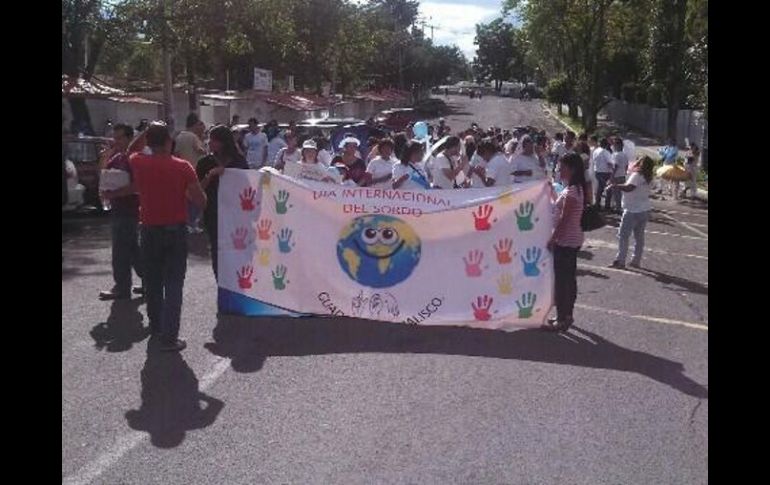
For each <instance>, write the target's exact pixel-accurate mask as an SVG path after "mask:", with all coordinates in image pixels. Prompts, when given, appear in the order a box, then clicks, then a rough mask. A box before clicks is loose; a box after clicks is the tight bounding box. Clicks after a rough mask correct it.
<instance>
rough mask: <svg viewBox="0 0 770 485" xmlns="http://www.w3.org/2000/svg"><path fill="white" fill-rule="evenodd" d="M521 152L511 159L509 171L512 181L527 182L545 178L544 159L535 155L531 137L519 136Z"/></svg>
mask: <svg viewBox="0 0 770 485" xmlns="http://www.w3.org/2000/svg"><path fill="white" fill-rule="evenodd" d="M520 143H521V153H519V154H518V155H515V156H514V157H513V158H512V159H511V173H512V174H513V182H514V183H521V182H529V181H531V180H541V179H544V178H545V159H544V158H543V157H542V156H536V155H535V143H534V142H533V141H532V137H530V136H529V135H524V136H522V137H521V141H520Z"/></svg>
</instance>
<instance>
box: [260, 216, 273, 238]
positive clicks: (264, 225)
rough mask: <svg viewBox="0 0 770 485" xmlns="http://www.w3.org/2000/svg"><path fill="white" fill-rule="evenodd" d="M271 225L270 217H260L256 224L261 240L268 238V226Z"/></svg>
mask: <svg viewBox="0 0 770 485" xmlns="http://www.w3.org/2000/svg"><path fill="white" fill-rule="evenodd" d="M271 227H273V221H271V220H270V219H262V220H260V221H259V225H258V226H257V229H258V232H259V238H260V239H261V240H263V241H269V240H270V228H271Z"/></svg>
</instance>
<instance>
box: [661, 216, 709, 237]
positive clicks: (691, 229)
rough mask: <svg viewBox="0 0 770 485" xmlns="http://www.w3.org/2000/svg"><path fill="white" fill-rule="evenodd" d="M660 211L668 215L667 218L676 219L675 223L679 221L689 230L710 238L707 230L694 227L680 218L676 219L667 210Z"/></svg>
mask: <svg viewBox="0 0 770 485" xmlns="http://www.w3.org/2000/svg"><path fill="white" fill-rule="evenodd" d="M660 213H661V214H662V215H663V217H667V218H669V219H671V220H672V221H674V222H675V223H677V224H679V225H680V226H682V227H684V228H685V229H688V230H690V231H692V232H694V233H695V234H698V235H699V236H703V237H704V238H706V239H708V238H709V235H708V234H706V233H705V232H703V231H701V230H700V229H695V228H694V227H692V226H691V225H689V224H688V223H686V222H682V221H680V220H677V219H674V218H673V217H671V216H670V215H669V214H668V213H666V211H661V212H660Z"/></svg>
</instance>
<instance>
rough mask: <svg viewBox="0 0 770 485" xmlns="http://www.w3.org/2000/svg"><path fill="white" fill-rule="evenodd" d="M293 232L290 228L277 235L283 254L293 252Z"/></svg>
mask: <svg viewBox="0 0 770 485" xmlns="http://www.w3.org/2000/svg"><path fill="white" fill-rule="evenodd" d="M292 234H293V231H292V230H291V229H289V228H288V227H284V228H283V229H281V232H279V233H278V234H276V235H275V237H276V238H278V250H279V251H280V252H282V253H290V252H291V235H292Z"/></svg>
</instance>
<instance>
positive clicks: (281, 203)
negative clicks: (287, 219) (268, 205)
mask: <svg viewBox="0 0 770 485" xmlns="http://www.w3.org/2000/svg"><path fill="white" fill-rule="evenodd" d="M273 200H275V212H276V214H286V211H288V210H289V209H288V207H287V206H286V203H287V202H288V201H289V192H287V191H286V190H283V189H281V190H279V191H278V195H277V196H276V195H273Z"/></svg>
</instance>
